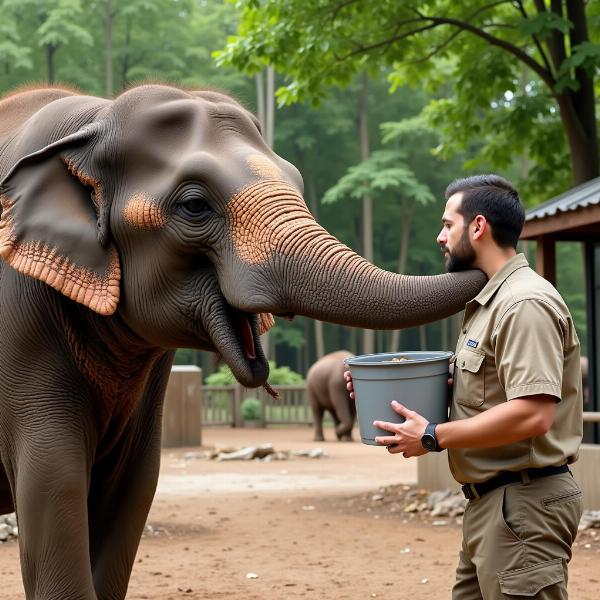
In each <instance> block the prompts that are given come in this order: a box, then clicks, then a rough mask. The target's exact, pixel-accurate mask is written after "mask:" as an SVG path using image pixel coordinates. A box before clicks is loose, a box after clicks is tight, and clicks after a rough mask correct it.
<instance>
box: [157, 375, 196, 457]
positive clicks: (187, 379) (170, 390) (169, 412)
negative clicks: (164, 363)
mask: <svg viewBox="0 0 600 600" xmlns="http://www.w3.org/2000/svg"><path fill="white" fill-rule="evenodd" d="M201 445H202V370H201V369H199V368H198V367H196V366H195V365H182V366H179V365H175V366H173V368H172V369H171V376H170V377H169V383H168V384H167V390H166V393H165V404H164V409H163V422H162V446H163V448H177V447H182V446H201Z"/></svg>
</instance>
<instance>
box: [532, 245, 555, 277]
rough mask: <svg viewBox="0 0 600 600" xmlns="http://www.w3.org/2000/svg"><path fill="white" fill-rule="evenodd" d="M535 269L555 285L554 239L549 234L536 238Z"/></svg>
mask: <svg viewBox="0 0 600 600" xmlns="http://www.w3.org/2000/svg"><path fill="white" fill-rule="evenodd" d="M535 270H536V271H537V272H538V273H539V274H540V275H541V276H542V277H543V278H544V279H547V280H548V281H549V282H550V283H551V284H552V285H556V240H555V239H554V238H553V237H552V236H549V235H541V236H540V237H538V238H537V247H536V260H535Z"/></svg>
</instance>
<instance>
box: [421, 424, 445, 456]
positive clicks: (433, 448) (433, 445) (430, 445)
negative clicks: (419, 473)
mask: <svg viewBox="0 0 600 600" xmlns="http://www.w3.org/2000/svg"><path fill="white" fill-rule="evenodd" d="M436 425H437V423H428V424H427V427H425V433H424V434H423V435H422V437H421V446H423V448H425V450H429V452H441V451H442V450H443V448H440V445H439V444H438V441H437V437H435V428H436Z"/></svg>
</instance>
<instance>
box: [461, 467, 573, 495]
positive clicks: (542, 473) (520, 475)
mask: <svg viewBox="0 0 600 600" xmlns="http://www.w3.org/2000/svg"><path fill="white" fill-rule="evenodd" d="M559 473H570V471H569V467H568V466H567V465H566V464H565V465H560V467H554V466H550V467H539V468H534V469H523V470H522V471H501V472H500V473H498V475H496V476H495V477H492V478H491V479H488V480H487V481H484V482H483V483H466V484H465V485H463V486H462V488H461V489H462V493H463V494H464V495H465V498H466V499H467V500H475V498H481V496H483V495H484V494H487V493H488V492H491V491H492V490H495V489H496V488H499V487H500V486H503V485H508V484H509V483H519V482H522V483H527V482H528V481H529V480H530V479H540V478H541V477H548V476H549V475H558V474H559Z"/></svg>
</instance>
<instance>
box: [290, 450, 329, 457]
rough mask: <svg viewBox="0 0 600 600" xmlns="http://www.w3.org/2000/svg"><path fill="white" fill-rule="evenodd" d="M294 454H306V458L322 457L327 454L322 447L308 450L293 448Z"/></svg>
mask: <svg viewBox="0 0 600 600" xmlns="http://www.w3.org/2000/svg"><path fill="white" fill-rule="evenodd" d="M294 456H307V457H308V458H322V457H324V456H327V454H326V453H325V451H324V450H323V448H311V449H310V450H295V451H294Z"/></svg>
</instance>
